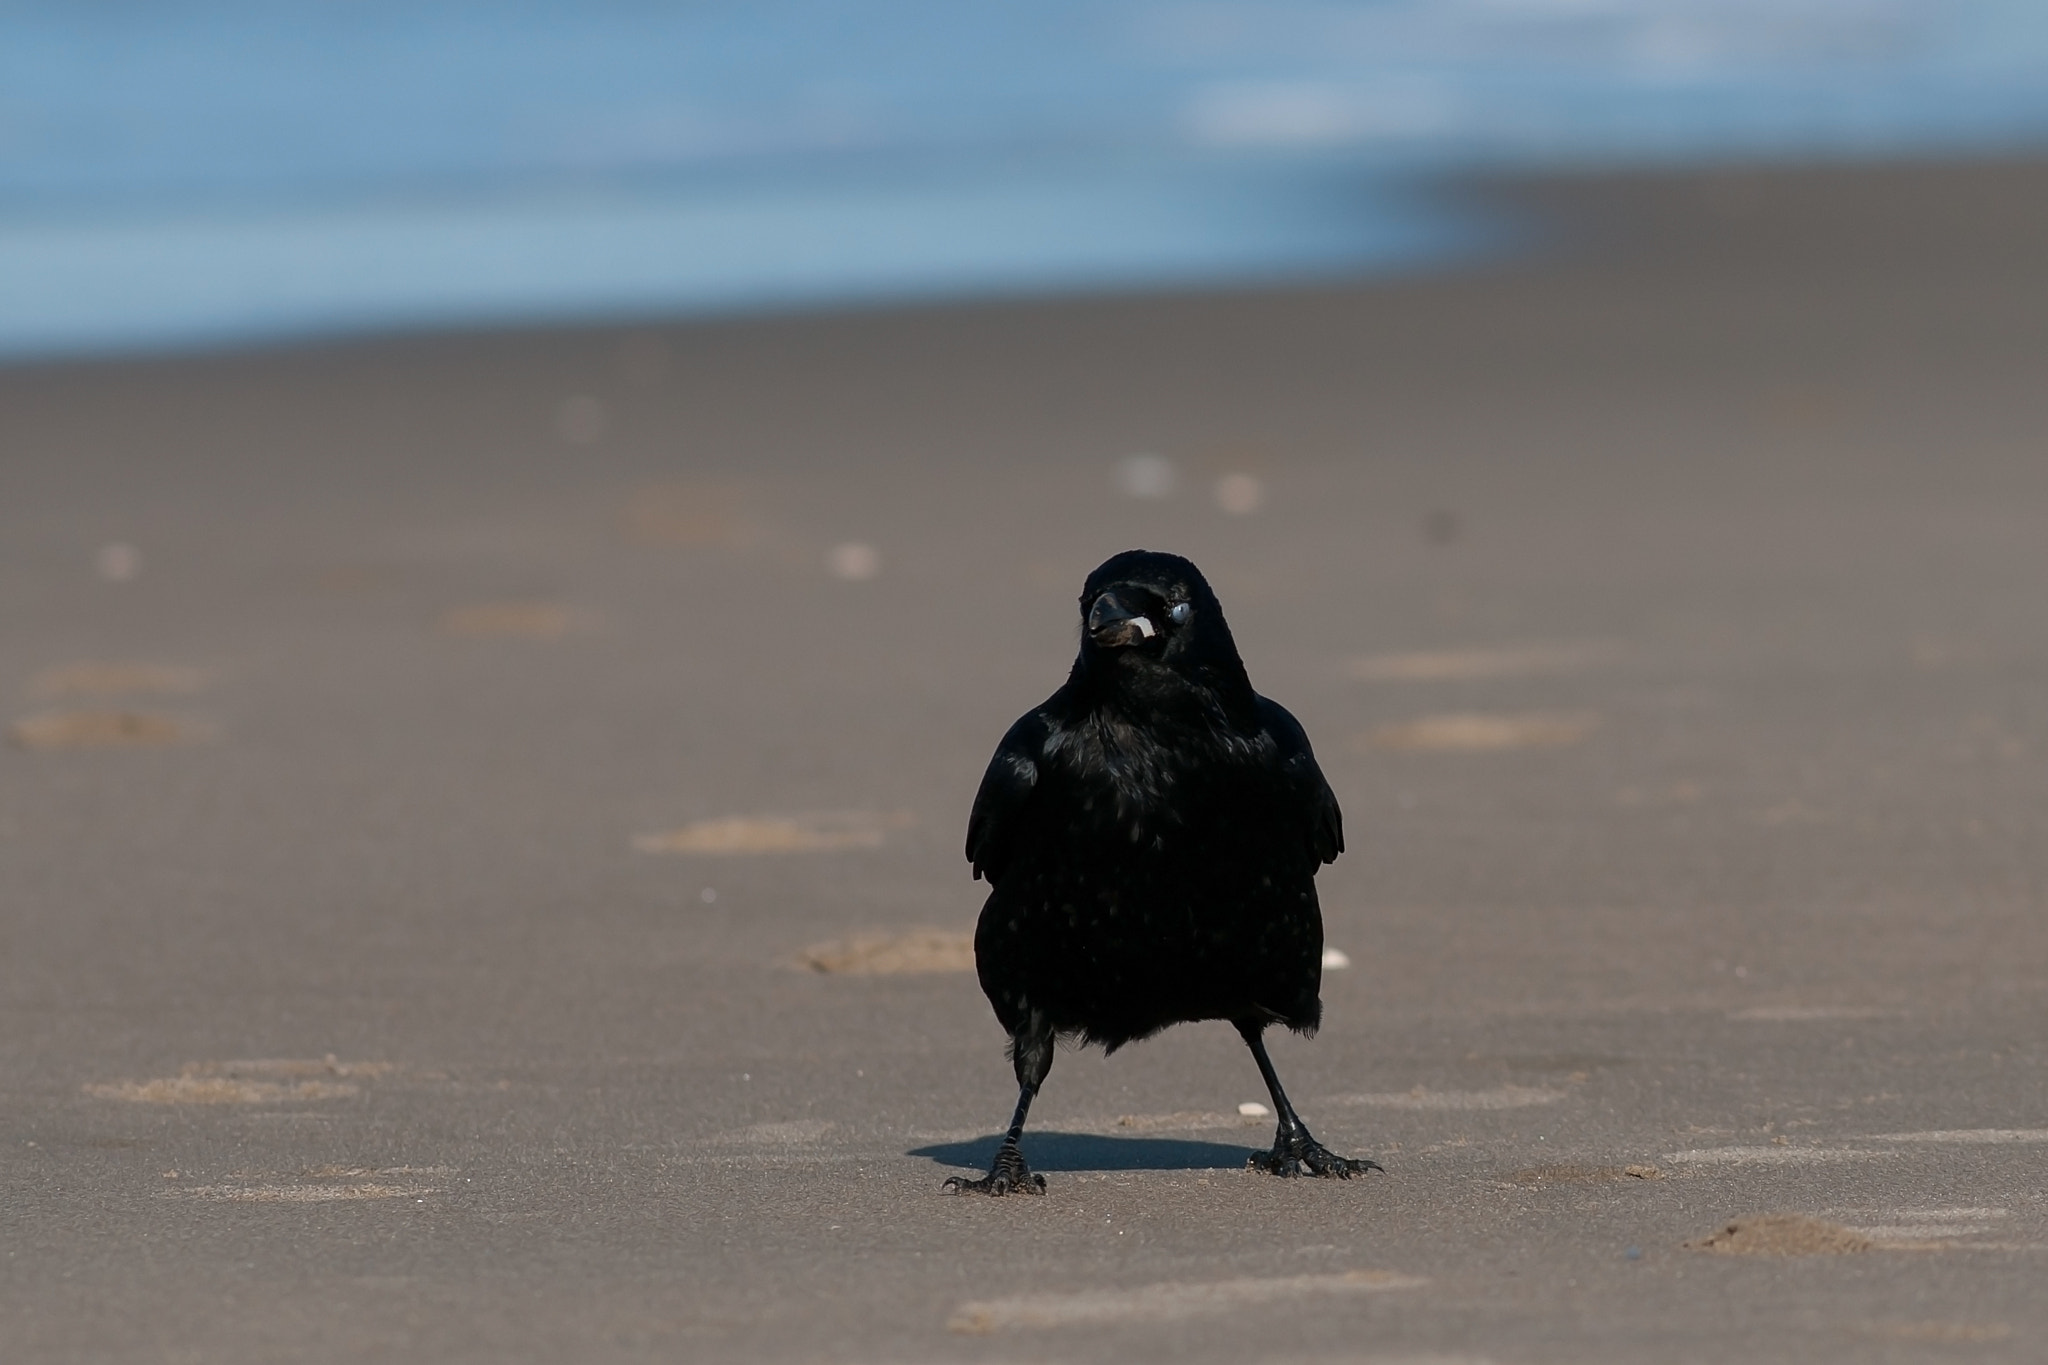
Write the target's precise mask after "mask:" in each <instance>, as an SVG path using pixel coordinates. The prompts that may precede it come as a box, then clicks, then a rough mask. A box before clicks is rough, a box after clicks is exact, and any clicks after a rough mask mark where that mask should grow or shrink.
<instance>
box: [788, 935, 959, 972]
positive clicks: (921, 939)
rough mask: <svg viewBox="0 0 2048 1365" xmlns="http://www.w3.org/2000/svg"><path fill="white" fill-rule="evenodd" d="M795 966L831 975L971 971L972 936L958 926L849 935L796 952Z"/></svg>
mask: <svg viewBox="0 0 2048 1365" xmlns="http://www.w3.org/2000/svg"><path fill="white" fill-rule="evenodd" d="M796 965H797V966H799V967H804V968H808V969H809V970H811V971H814V972H824V973H826V974H828V975H833V976H893V975H897V974H902V973H914V972H971V971H973V970H974V935H972V934H969V933H965V932H962V931H960V930H957V929H908V930H904V931H903V932H901V933H871V934H852V935H849V936H848V937H846V938H836V939H832V940H830V941H828V942H825V943H814V944H812V945H811V946H810V947H808V948H806V949H804V950H803V952H801V953H799V954H798V955H797V961H796Z"/></svg>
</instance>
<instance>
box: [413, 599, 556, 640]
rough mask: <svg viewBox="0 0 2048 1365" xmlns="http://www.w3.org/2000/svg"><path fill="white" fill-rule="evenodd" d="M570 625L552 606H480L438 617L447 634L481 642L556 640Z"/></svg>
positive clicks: (545, 603)
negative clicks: (481, 640)
mask: <svg viewBox="0 0 2048 1365" xmlns="http://www.w3.org/2000/svg"><path fill="white" fill-rule="evenodd" d="M573 624H574V618H573V617H572V616H571V615H570V614H569V612H568V609H567V608H564V607H561V606H558V605H556V604H555V603H553V602H480V603H477V604H475V605H473V606H467V607H456V608H454V609H453V610H451V611H449V612H447V613H445V614H444V615H443V616H442V617H441V629H442V631H443V632H445V633H446V634H449V635H460V636H465V637H467V638H470V639H483V640H558V639H560V638H561V637H562V636H563V635H564V634H565V633H566V632H567V631H568V629H569V627H570V626H571V625H573Z"/></svg>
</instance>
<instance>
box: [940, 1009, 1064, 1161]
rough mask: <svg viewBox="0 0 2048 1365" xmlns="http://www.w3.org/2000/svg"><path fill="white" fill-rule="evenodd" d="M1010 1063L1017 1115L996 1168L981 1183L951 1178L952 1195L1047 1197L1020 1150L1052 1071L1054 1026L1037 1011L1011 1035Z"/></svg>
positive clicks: (998, 1151)
mask: <svg viewBox="0 0 2048 1365" xmlns="http://www.w3.org/2000/svg"><path fill="white" fill-rule="evenodd" d="M1010 1062H1011V1065H1013V1066H1014V1067H1015V1068H1016V1071H1017V1112H1016V1113H1015V1114H1012V1115H1011V1116H1010V1131H1009V1132H1008V1133H1006V1134H1005V1135H1004V1136H1003V1145H1002V1146H1001V1147H999V1148H997V1149H996V1159H995V1164H994V1165H992V1166H990V1167H989V1168H988V1174H987V1175H985V1176H983V1177H982V1178H981V1179H979V1180H969V1179H968V1178H967V1177H965V1176H960V1175H956V1176H950V1177H948V1178H947V1180H946V1189H947V1191H948V1192H949V1193H952V1194H997V1195H1001V1194H1009V1193H1011V1192H1012V1191H1018V1192H1021V1193H1024V1194H1044V1193H1045V1177H1044V1176H1042V1175H1039V1174H1038V1173H1037V1172H1036V1171H1033V1170H1032V1169H1031V1168H1030V1167H1029V1166H1027V1165H1025V1164H1024V1153H1022V1152H1021V1151H1019V1150H1017V1142H1018V1139H1020V1138H1022V1137H1023V1136H1024V1117H1025V1115H1027V1114H1029V1113H1030V1112H1031V1101H1032V1098H1033V1097H1034V1096H1036V1095H1037V1094H1038V1087H1039V1086H1041V1085H1044V1084H1045V1078H1046V1075H1047V1073H1049V1072H1050V1071H1051V1070H1052V1025H1051V1024H1049V1023H1047V1022H1046V1018H1045V1016H1044V1015H1043V1014H1041V1013H1039V1012H1038V1011H1037V1010H1033V1011H1031V1013H1030V1014H1029V1015H1028V1016H1026V1018H1025V1021H1024V1023H1023V1025H1022V1026H1021V1027H1020V1028H1018V1030H1017V1031H1016V1032H1015V1033H1013V1034H1012V1035H1010Z"/></svg>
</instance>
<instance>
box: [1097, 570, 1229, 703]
mask: <svg viewBox="0 0 2048 1365" xmlns="http://www.w3.org/2000/svg"><path fill="white" fill-rule="evenodd" d="M1081 659H1082V662H1083V664H1084V665H1088V664H1112V663H1114V664H1118V665H1124V666H1128V667H1132V668H1136V669H1138V670H1140V671H1151V670H1153V669H1158V668H1164V669H1168V670H1171V671H1172V672H1175V673H1178V674H1181V675H1183V676H1184V677H1187V678H1189V679H1190V680H1198V681H1201V682H1205V683H1208V684H1210V685H1217V684H1226V685H1227V683H1228V682H1229V681H1231V680H1233V679H1241V678H1242V677H1243V674H1244V666H1243V664H1241V663H1240V662H1239V661H1238V657H1237V644H1236V642H1235V641H1234V640H1232V639H1231V638H1230V627H1229V626H1228V625H1227V624H1226V623H1225V622H1224V620H1223V608H1222V606H1221V605H1220V604H1218V602H1217V601H1216V594H1215V593H1214V592H1212V591H1210V589H1209V582H1208V580H1207V579H1205V578H1203V577H1202V571H1201V570H1200V569H1198V568H1196V567H1195V566H1194V565H1193V564H1191V563H1190V562H1188V561H1187V560H1185V559H1182V558H1181V557H1180V556H1179V555H1169V554H1159V553H1156V552H1154V551H1151V550H1126V551H1124V552H1123V553H1122V554H1120V555H1115V556H1113V557H1112V558H1110V559H1109V560H1107V561H1106V562H1104V563H1103V565H1102V567H1100V568H1098V569H1097V570H1096V571H1095V572H1094V573H1092V574H1089V575H1088V582H1087V585H1086V586H1085V587H1083V588H1082V589H1081Z"/></svg>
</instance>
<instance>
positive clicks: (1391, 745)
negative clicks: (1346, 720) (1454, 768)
mask: <svg viewBox="0 0 2048 1365" xmlns="http://www.w3.org/2000/svg"><path fill="white" fill-rule="evenodd" d="M1599 724H1600V718H1599V717H1598V716H1596V715H1594V714H1592V713H1591V712H1589V711H1557V712H1547V711H1544V712H1525V713H1520V714H1484V713H1476V712H1464V713H1453V714H1446V715H1441V716H1423V717H1421V718H1420V719H1418V720H1411V721H1407V722H1404V723H1403V724H1400V725H1385V726H1381V727H1380V728H1379V729H1377V730H1374V731H1372V732H1371V733H1369V734H1367V735H1366V736H1364V738H1363V739H1362V740H1361V741H1360V743H1361V744H1362V745H1363V746H1364V747H1365V748H1367V749H1382V750H1389V751H1392V752H1397V753H1462V754H1482V753H1500V752H1505V751H1507V750H1511V749H1559V748H1564V747H1566V746H1568V745H1572V744H1577V743H1578V742H1579V741H1580V740H1582V739H1584V738H1585V737H1586V736H1587V735H1590V734H1592V733H1593V731H1594V729H1596V728H1597V727H1598V726H1599Z"/></svg>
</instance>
